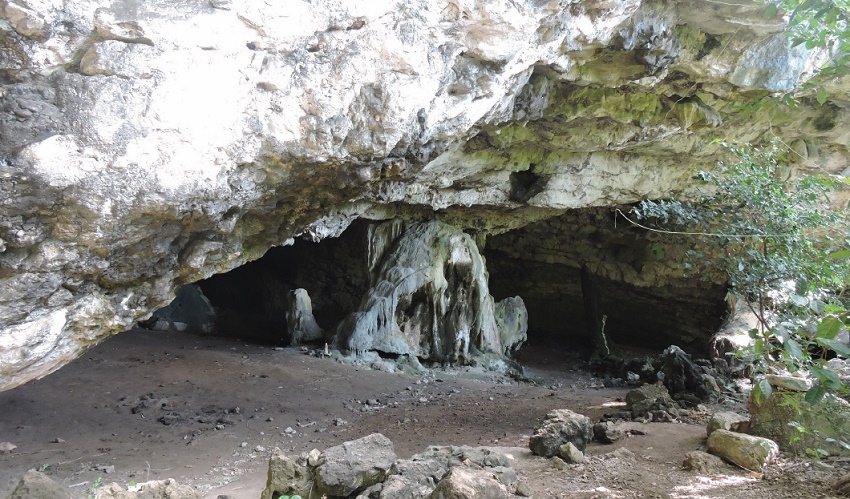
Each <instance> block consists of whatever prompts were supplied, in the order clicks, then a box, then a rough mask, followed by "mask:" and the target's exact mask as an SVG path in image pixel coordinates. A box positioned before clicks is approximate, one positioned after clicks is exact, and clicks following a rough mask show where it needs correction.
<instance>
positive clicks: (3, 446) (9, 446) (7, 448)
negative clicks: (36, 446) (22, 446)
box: [0, 442, 18, 454]
mask: <svg viewBox="0 0 850 499" xmlns="http://www.w3.org/2000/svg"><path fill="white" fill-rule="evenodd" d="M17 448H18V446H17V445H15V444H13V443H12V442H0V454H5V453H7V452H12V451H13V450H15V449H17Z"/></svg>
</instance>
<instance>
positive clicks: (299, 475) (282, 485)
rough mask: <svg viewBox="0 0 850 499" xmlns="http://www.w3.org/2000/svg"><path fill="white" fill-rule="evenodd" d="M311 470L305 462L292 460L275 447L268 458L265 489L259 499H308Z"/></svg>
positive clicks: (312, 487) (312, 475)
mask: <svg viewBox="0 0 850 499" xmlns="http://www.w3.org/2000/svg"><path fill="white" fill-rule="evenodd" d="M313 479H314V473H313V468H312V467H311V466H309V465H308V464H307V462H306V460H303V459H294V458H292V457H290V456H287V455H286V454H284V453H283V452H282V451H281V450H280V449H279V448H277V447H275V448H274V449H273V450H272V454H271V457H269V472H268V477H267V479H266V488H265V489H264V490H263V493H262V495H261V496H260V497H261V499H273V498H275V497H278V496H280V495H300V496H302V497H303V498H304V499H310V498H311V497H313V496H311V495H310V493H311V491H312V490H313V489H314V488H315V487H314V484H313Z"/></svg>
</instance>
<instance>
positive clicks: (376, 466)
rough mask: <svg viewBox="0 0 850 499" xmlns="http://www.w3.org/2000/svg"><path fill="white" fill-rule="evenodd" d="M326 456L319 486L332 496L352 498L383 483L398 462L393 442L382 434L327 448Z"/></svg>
mask: <svg viewBox="0 0 850 499" xmlns="http://www.w3.org/2000/svg"><path fill="white" fill-rule="evenodd" d="M323 456H324V458H325V462H324V463H322V464H321V465H319V466H318V467H317V468H316V486H317V488H318V489H319V491H320V492H323V493H325V494H328V495H331V496H348V495H351V494H353V493H355V492H357V491H358V490H362V489H365V488H366V487H369V486H371V485H373V484H375V483H378V482H383V481H384V480H385V479H386V478H387V475H388V474H389V471H390V468H391V467H392V465H393V464H394V463H395V462H396V460H397V457H396V454H395V451H394V450H393V443H392V442H391V441H390V439H388V438H387V437H385V436H383V435H381V434H380V433H373V434H371V435H367V436H365V437H363V438H359V439H357V440H352V441H350V442H345V443H343V444H342V445H337V446H335V447H330V448H328V449H325V452H324V453H323Z"/></svg>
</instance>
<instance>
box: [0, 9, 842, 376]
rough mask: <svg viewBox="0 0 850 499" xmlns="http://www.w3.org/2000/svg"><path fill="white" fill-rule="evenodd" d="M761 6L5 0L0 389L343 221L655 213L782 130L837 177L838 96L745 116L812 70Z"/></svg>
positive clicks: (477, 221)
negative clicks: (594, 210)
mask: <svg viewBox="0 0 850 499" xmlns="http://www.w3.org/2000/svg"><path fill="white" fill-rule="evenodd" d="M763 8H764V6H763V5H762V4H760V3H759V2H743V3H740V4H738V3H731V4H727V3H712V4H711V5H710V6H708V7H703V6H701V4H699V3H695V2H690V1H681V2H643V1H640V0H625V1H621V2H601V1H597V0H574V1H572V2H569V5H564V4H561V3H557V2H536V1H535V2H532V1H525V2H509V1H505V0H481V1H474V2H473V1H471V0H459V1H454V0H452V1H444V2H439V1H438V2H434V1H426V0H414V1H406V0H405V1H401V0H398V1H388V2H344V1H341V0H315V1H306V0H304V1H294V2H264V1H260V0H244V1H241V2H228V1H218V0H216V1H212V2H178V3H175V2H171V1H169V0H150V1H145V2H113V1H109V0H81V1H74V2H60V1H58V0H18V1H15V2H4V3H3V4H2V6H0V18H2V22H0V60H2V61H3V62H4V63H3V68H2V69H0V106H2V108H3V110H4V112H3V113H0V196H2V198H3V200H4V202H3V203H2V205H0V389H8V388H10V387H14V386H16V385H19V384H21V383H23V382H26V381H27V380H30V379H34V378H37V377H40V376H43V375H45V374H47V373H49V372H51V371H52V370H54V369H56V368H58V367H60V366H61V365H63V364H65V363H67V362H69V361H70V360H71V359H73V358H74V357H75V356H77V355H78V354H79V353H80V352H81V351H82V350H84V349H85V348H86V347H88V346H90V345H93V344H95V343H97V342H98V341H100V340H102V339H103V338H105V337H107V336H109V335H111V334H114V333H116V332H119V331H122V330H125V329H127V328H128V327H130V326H131V325H132V324H133V322H134V321H136V320H139V319H144V318H146V317H148V316H149V315H150V314H151V313H152V312H153V311H154V310H156V309H158V308H160V307H162V306H164V305H166V304H168V303H169V302H170V301H171V299H172V298H173V296H174V291H175V289H176V288H177V286H179V285H181V284H186V283H190V282H193V281H197V280H199V279H201V278H205V277H208V276H210V275H212V274H214V273H219V272H224V271H227V270H230V269H233V268H235V267H236V266H239V265H241V264H243V263H245V262H246V261H249V260H254V259H256V258H258V257H259V256H260V255H262V254H263V253H264V252H265V251H266V250H267V249H268V248H269V247H271V246H275V245H283V244H288V243H289V242H291V241H292V238H293V237H298V236H300V237H304V238H308V239H311V240H314V241H318V240H320V239H322V238H326V237H334V236H337V235H339V234H340V233H341V232H342V231H343V230H344V229H345V228H346V227H347V226H348V224H350V223H351V221H352V220H355V219H357V218H359V217H364V216H368V217H371V218H372V219H389V218H392V217H393V216H395V215H398V214H402V215H403V214H405V213H408V211H407V210H409V209H411V207H415V208H416V209H418V210H426V211H433V210H442V211H443V212H444V213H445V216H446V217H449V218H452V219H453V223H456V224H457V225H459V226H462V227H464V228H475V229H476V230H479V231H482V232H488V231H494V232H499V231H504V230H509V229H510V228H515V227H519V226H522V225H524V224H526V223H528V221H529V220H532V219H538V220H539V219H541V218H546V217H548V216H551V215H557V214H560V213H563V212H564V211H565V210H567V209H570V208H576V207H583V206H606V205H612V204H617V203H629V202H634V201H637V200H639V199H640V198H642V197H661V196H665V195H668V194H669V193H670V192H671V191H674V190H682V189H686V188H687V185H688V182H689V179H690V178H691V174H692V171H693V170H694V169H695V168H697V167H699V166H702V165H705V164H707V163H709V162H711V161H712V160H713V158H714V157H715V154H716V153H717V147H716V146H707V145H706V144H708V142H709V141H710V139H712V138H714V137H718V136H726V137H734V138H736V139H739V140H748V141H758V140H760V139H764V138H766V137H767V136H768V135H769V134H770V133H780V134H781V135H782V138H783V139H784V140H785V141H786V142H787V143H788V144H792V146H793V147H794V148H795V150H796V151H798V152H799V153H800V154H801V155H802V156H803V157H805V158H807V160H808V162H809V164H811V165H814V166H815V167H822V168H825V169H827V170H829V171H835V170H836V169H839V168H843V166H840V165H843V164H846V161H844V159H845V158H846V157H847V140H846V136H845V135H844V134H845V132H844V131H845V130H847V129H848V126H847V124H848V113H847V111H846V108H845V106H844V103H845V102H846V100H847V99H846V89H843V90H842V88H843V87H842V84H841V83H840V82H839V84H836V85H833V86H831V87H830V92H832V93H831V95H830V101H829V102H828V103H827V104H826V105H824V106H814V105H810V104H811V103H808V102H804V103H803V106H802V107H800V108H797V109H795V110H794V111H793V113H791V112H788V111H784V110H782V109H779V110H777V111H769V112H764V113H762V114H758V113H756V115H753V116H748V117H746V118H744V117H741V116H740V114H739V113H737V111H736V109H737V105H738V104H740V103H741V102H748V101H749V99H750V98H751V96H752V95H754V94H753V92H755V93H759V92H762V93H763V92H773V91H784V90H787V89H789V88H790V87H791V86H792V85H794V84H795V83H797V82H799V81H801V80H802V79H804V78H805V77H806V75H807V74H808V72H809V71H810V69H811V67H812V64H813V63H814V62H817V58H818V54H810V53H808V52H807V51H806V50H805V49H804V48H803V47H802V46H800V47H796V48H792V47H791V46H790V42H789V40H788V39H787V38H786V37H785V35H784V34H783V33H782V21H781V19H778V18H777V19H775V20H765V19H764V16H763V10H762V9H763ZM744 91H745V92H748V93H746V94H744V93H742V92H744ZM841 92H845V94H842V93H841ZM815 144H818V145H815ZM683 158H687V159H688V161H683V160H682V159H683Z"/></svg>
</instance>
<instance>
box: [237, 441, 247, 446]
mask: <svg viewBox="0 0 850 499" xmlns="http://www.w3.org/2000/svg"><path fill="white" fill-rule="evenodd" d="M239 447H248V442H242V443H241V444H239Z"/></svg>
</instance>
